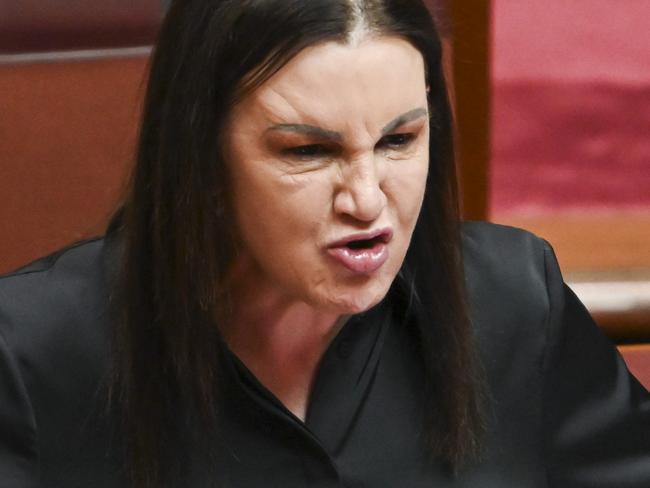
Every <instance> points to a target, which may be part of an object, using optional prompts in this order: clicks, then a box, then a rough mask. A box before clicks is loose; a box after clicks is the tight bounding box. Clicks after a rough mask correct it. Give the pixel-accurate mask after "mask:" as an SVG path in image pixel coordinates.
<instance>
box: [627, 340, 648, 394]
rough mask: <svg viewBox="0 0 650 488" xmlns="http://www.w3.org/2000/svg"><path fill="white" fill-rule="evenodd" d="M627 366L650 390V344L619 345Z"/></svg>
mask: <svg viewBox="0 0 650 488" xmlns="http://www.w3.org/2000/svg"><path fill="white" fill-rule="evenodd" d="M619 350H620V351H621V354H622V355H623V358H625V362H626V363H627V367H628V368H629V369H630V371H631V372H632V374H634V376H636V377H637V379H638V380H639V381H640V382H641V384H642V385H643V386H645V387H646V389H647V390H650V344H639V345H634V346H621V347H619Z"/></svg>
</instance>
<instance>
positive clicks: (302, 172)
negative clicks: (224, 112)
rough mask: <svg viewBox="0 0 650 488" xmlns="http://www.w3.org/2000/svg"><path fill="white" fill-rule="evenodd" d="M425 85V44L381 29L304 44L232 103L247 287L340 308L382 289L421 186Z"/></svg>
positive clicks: (229, 150) (357, 308) (230, 138)
mask: <svg viewBox="0 0 650 488" xmlns="http://www.w3.org/2000/svg"><path fill="white" fill-rule="evenodd" d="M426 90H427V87H426V84H425V77H424V62H423V59H422V56H421V54H420V53H419V51H417V50H416V49H415V48H414V47H413V46H412V45H411V44H409V43H408V42H406V41H404V40H402V39H399V38H396V37H376V38H366V39H364V40H362V41H361V42H358V43H355V44H342V43H336V42H327V43H323V44H319V45H316V46H313V47H310V48H307V49H305V50H303V51H302V52H301V53H299V54H298V55H297V56H296V57H295V58H293V59H292V60H291V61H290V62H289V63H288V64H287V65H285V66H284V67H283V68H282V69H281V70H280V71H279V72H278V73H276V74H275V75H274V76H273V77H271V78H270V79H269V80H267V81H266V82H265V83H263V84H262V85H261V86H260V87H259V88H257V89H256V90H254V91H253V92H252V93H250V94H248V95H247V96H246V97H244V99H243V100H242V101H241V102H239V103H238V104H237V105H236V106H235V107H234V108H233V110H232V112H231V114H230V117H229V121H228V124H227V130H226V134H225V136H226V137H225V157H226V161H227V164H228V167H229V171H230V174H231V178H232V181H231V187H232V192H233V193H232V198H233V206H234V211H235V222H236V225H237V231H238V238H239V250H240V253H239V256H238V260H239V261H238V263H237V266H236V267H235V270H236V271H235V273H236V277H237V278H236V279H237V280H238V282H239V283H243V284H245V287H246V289H247V291H248V292H250V291H251V288H253V289H256V290H260V291H266V292H269V293H272V294H277V295H279V297H280V299H282V300H290V301H299V302H304V303H307V304H308V305H311V306H314V307H316V308H318V309H321V310H323V311H327V312H335V313H341V314H348V313H357V312H361V311H363V310H367V309H368V308H370V307H372V306H373V305H375V304H377V303H378V302H379V301H380V300H381V299H382V298H383V297H384V296H385V294H386V293H387V291H388V289H389V287H390V285H391V283H392V281H393V280H394V278H395V276H396V274H397V272H398V271H399V269H400V267H401V265H402V261H403V260H404V256H405V254H406V250H407V248H408V245H409V241H410V238H411V234H412V232H413V228H414V226H415V223H416V220H417V217H418V213H419V211H420V206H421V203H422V198H423V194H424V188H425V181H426V175H427V169H428V161H429V154H428V142H429V125H428V112H427V97H426ZM242 280H243V281H242Z"/></svg>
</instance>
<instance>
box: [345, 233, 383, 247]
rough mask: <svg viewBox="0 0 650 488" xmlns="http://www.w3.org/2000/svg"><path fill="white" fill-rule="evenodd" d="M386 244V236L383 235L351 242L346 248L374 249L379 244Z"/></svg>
mask: <svg viewBox="0 0 650 488" xmlns="http://www.w3.org/2000/svg"><path fill="white" fill-rule="evenodd" d="M385 242H386V238H385V235H384V234H382V235H378V236H376V237H372V238H370V239H357V240H354V241H350V242H348V243H347V244H346V245H345V247H349V248H350V249H372V248H373V247H375V246H376V245H377V244H382V243H385Z"/></svg>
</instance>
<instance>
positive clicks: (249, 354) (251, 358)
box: [222, 286, 346, 420]
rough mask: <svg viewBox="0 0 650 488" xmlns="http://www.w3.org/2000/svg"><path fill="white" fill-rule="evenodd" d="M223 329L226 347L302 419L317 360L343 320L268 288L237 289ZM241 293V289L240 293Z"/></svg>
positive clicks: (317, 363)
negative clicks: (230, 311)
mask: <svg viewBox="0 0 650 488" xmlns="http://www.w3.org/2000/svg"><path fill="white" fill-rule="evenodd" d="M237 289H238V290H242V291H240V292H238V293H234V294H233V296H234V303H233V308H232V314H231V316H230V320H229V321H228V323H227V324H225V325H224V326H223V327H222V334H223V336H224V338H225V340H226V342H227V344H228V346H229V347H230V349H231V350H232V351H233V352H234V353H235V354H236V355H237V356H238V357H239V359H240V360H241V361H242V362H243V363H244V364H245V365H246V367H247V368H248V369H249V370H250V371H251V372H252V373H253V374H254V375H255V376H256V377H257V379H258V380H259V381H260V382H261V383H262V384H264V386H265V387H266V388H268V389H269V390H270V391H271V392H272V393H273V394H274V395H275V396H276V397H277V398H278V399H279V400H280V401H281V402H282V403H284V405H285V406H286V407H287V408H288V409H289V410H291V411H292V412H293V413H294V414H295V415H296V416H297V417H298V418H300V419H302V420H304V418H305V414H306V408H307V403H308V398H309V394H310V392H311V388H312V384H313V381H314V377H315V374H316V370H317V368H318V365H319V362H320V360H321V358H322V356H323V354H324V353H325V350H326V349H327V347H328V346H329V344H330V342H331V341H332V340H333V339H334V337H335V336H336V334H337V333H338V332H339V330H340V329H341V327H342V326H343V324H344V323H345V319H346V316H341V315H339V314H337V313H333V312H329V311H322V310H318V309H316V308H314V307H312V306H310V305H308V304H306V303H304V302H300V301H296V300H290V299H288V298H286V297H283V296H280V295H279V294H278V293H277V291H276V290H275V289H273V288H272V287H266V288H265V287H261V286H247V287H237ZM243 290H245V291H243Z"/></svg>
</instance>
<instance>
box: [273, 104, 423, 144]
mask: <svg viewBox="0 0 650 488" xmlns="http://www.w3.org/2000/svg"><path fill="white" fill-rule="evenodd" d="M428 113H429V112H428V111H427V109H426V108H424V107H419V108H414V109H413V110H409V111H408V112H406V113H403V114H402V115H399V116H397V117H395V118H394V119H393V120H391V121H390V122H389V123H388V124H386V125H385V126H384V127H383V129H382V130H381V135H382V136H385V135H386V134H388V133H389V132H392V131H394V130H395V129H397V128H398V127H399V126H401V125H404V124H406V123H408V122H411V121H412V120H415V119H418V118H420V117H423V116H427V115H428ZM269 130H277V131H286V132H297V133H299V134H307V135H311V136H318V137H321V138H323V139H330V140H333V141H337V142H341V141H343V136H342V135H341V133H340V132H336V131H333V130H328V129H323V128H322V127H317V126H314V125H309V124H275V125H272V126H271V127H269V128H268V129H267V131H269Z"/></svg>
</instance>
